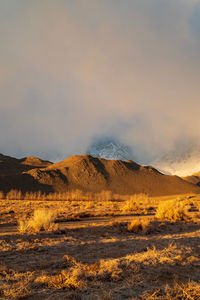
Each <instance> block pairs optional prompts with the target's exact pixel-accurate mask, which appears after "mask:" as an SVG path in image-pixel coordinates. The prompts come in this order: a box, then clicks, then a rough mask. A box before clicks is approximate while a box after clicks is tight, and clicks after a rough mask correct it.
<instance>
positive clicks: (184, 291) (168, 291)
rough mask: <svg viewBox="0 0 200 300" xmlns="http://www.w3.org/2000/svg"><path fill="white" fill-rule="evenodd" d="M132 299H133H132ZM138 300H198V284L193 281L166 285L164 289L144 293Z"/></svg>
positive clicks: (199, 287) (199, 291)
mask: <svg viewBox="0 0 200 300" xmlns="http://www.w3.org/2000/svg"><path fill="white" fill-rule="evenodd" d="M133 299H134V298H133ZM140 299H144V300H171V299H174V300H198V299H200V283H198V282H195V281H189V282H185V283H184V282H183V283H178V282H175V283H174V285H173V286H169V285H168V284H167V285H166V286H165V288H162V289H156V290H153V291H151V292H146V293H144V294H143V295H142V296H141V298H140Z"/></svg>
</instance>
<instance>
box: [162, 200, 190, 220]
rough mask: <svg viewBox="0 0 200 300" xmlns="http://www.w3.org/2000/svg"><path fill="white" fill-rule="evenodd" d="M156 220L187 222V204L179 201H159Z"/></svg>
mask: <svg viewBox="0 0 200 300" xmlns="http://www.w3.org/2000/svg"><path fill="white" fill-rule="evenodd" d="M156 218H157V219H160V220H168V221H172V222H176V221H188V220H189V215H188V203H187V202H185V201H181V200H168V201H161V202H160V203H159V204H158V208H157V210H156Z"/></svg>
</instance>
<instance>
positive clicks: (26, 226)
mask: <svg viewBox="0 0 200 300" xmlns="http://www.w3.org/2000/svg"><path fill="white" fill-rule="evenodd" d="M55 218H56V213H55V212H54V211H53V210H47V209H37V210H35V211H34V214H33V217H32V218H30V219H29V220H19V225H18V230H19V232H20V233H36V232H39V231H53V230H56V229H57V228H58V225H57V224H55V223H54V221H55Z"/></svg>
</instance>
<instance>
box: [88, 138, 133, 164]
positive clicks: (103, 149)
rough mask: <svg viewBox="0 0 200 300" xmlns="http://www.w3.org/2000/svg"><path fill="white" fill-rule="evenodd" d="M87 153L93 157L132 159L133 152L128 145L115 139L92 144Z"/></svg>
mask: <svg viewBox="0 0 200 300" xmlns="http://www.w3.org/2000/svg"><path fill="white" fill-rule="evenodd" d="M88 153H89V154H90V155H92V156H94V157H101V158H105V159H110V160H111V159H114V160H117V159H119V160H124V161H125V160H129V159H133V154H132V151H131V149H130V148H129V147H128V146H125V145H122V144H120V143H119V142H115V141H112V140H110V141H106V142H97V143H94V144H92V145H91V146H90V147H89V149H88Z"/></svg>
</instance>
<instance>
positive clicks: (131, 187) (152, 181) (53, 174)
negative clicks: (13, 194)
mask: <svg viewBox="0 0 200 300" xmlns="http://www.w3.org/2000/svg"><path fill="white" fill-rule="evenodd" d="M187 179H188V181H186V180H184V179H182V178H180V177H177V176H168V175H164V174H162V173H160V172H159V171H157V170H156V169H154V168H152V167H150V166H140V165H139V164H137V163H135V162H134V161H132V160H128V161H121V160H106V159H103V158H94V157H92V156H90V155H88V154H86V155H75V156H71V157H69V158H68V159H66V160H64V161H61V162H58V163H54V164H53V163H51V162H49V161H44V160H41V159H39V158H34V157H27V158H23V159H16V158H13V157H9V156H5V155H0V190H1V191H3V192H5V193H7V192H9V191H10V190H19V191H21V192H22V193H25V192H38V191H41V193H47V194H48V193H54V192H56V193H65V192H68V191H75V190H80V191H82V192H84V193H86V192H91V193H100V192H102V191H110V192H112V193H113V194H121V195H131V194H136V193H145V194H148V195H150V196H159V195H170V194H186V193H199V192H200V187H199V186H198V182H196V181H195V182H192V181H191V180H189V178H187ZM189 181H190V182H189Z"/></svg>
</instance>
